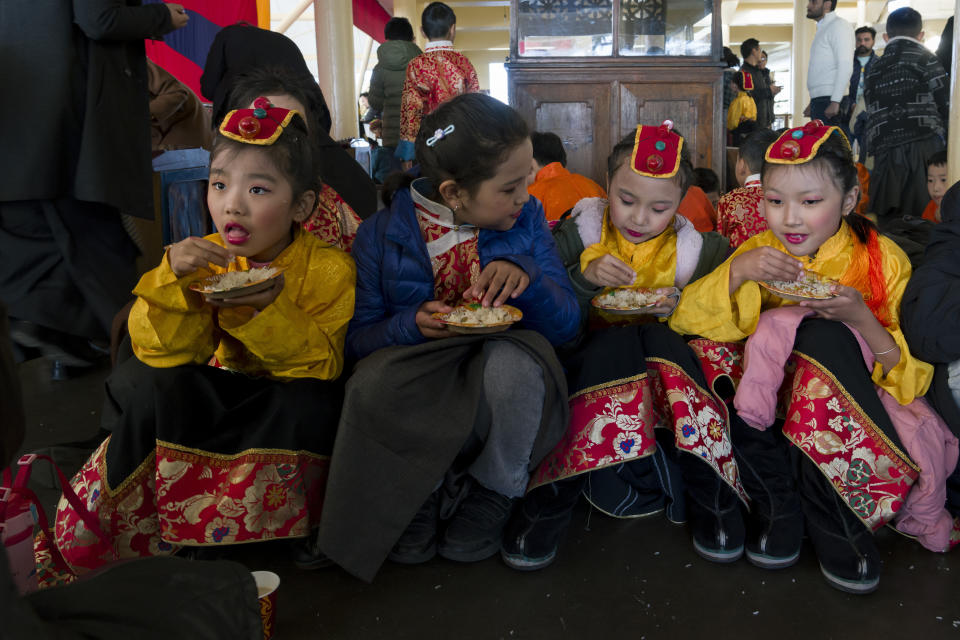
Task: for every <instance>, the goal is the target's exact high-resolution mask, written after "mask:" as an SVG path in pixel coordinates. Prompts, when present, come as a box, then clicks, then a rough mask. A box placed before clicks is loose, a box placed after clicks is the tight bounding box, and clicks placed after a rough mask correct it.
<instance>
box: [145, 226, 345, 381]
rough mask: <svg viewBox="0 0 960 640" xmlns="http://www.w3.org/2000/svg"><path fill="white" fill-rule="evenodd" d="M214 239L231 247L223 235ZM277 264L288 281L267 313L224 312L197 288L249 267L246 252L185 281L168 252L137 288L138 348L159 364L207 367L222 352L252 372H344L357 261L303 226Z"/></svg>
mask: <svg viewBox="0 0 960 640" xmlns="http://www.w3.org/2000/svg"><path fill="white" fill-rule="evenodd" d="M206 239H207V240H210V241H211V242H214V243H216V244H218V245H220V246H223V240H222V239H221V238H220V234H217V233H214V234H211V235H209V236H207V237H206ZM270 265H271V266H273V267H277V268H279V269H283V277H284V285H283V291H281V292H280V294H279V295H278V296H277V298H276V299H275V300H274V301H273V302H272V303H270V304H269V305H268V306H267V307H265V308H264V309H263V311H260V312H257V311H256V310H255V309H253V308H252V307H235V308H220V309H219V310H218V309H216V308H215V307H213V306H211V305H209V304H206V303H205V301H204V298H203V296H202V295H201V294H199V293H197V292H195V291H191V290H189V289H188V287H189V285H190V284H191V283H193V282H196V281H197V280H200V279H202V278H205V277H207V276H209V275H211V274H216V273H224V272H225V271H240V270H245V269H248V268H250V265H249V263H248V261H247V259H246V258H244V257H238V258H237V259H236V260H235V261H234V262H232V263H231V264H230V265H229V266H228V267H227V268H223V267H220V266H218V265H214V264H210V265H208V266H209V268H208V269H200V270H199V271H197V272H195V273H192V274H189V275H186V276H183V277H179V278H178V277H177V275H176V274H175V273H174V272H173V270H172V269H171V268H170V263H169V260H168V257H167V256H166V255H164V257H163V260H162V261H161V263H160V265H159V266H158V267H156V268H155V269H153V270H152V271H149V272H148V273H145V274H144V275H143V277H142V278H141V279H140V282H139V283H138V284H137V286H136V288H135V289H134V290H133V293H134V294H135V295H136V296H137V301H136V302H135V303H134V305H133V309H132V311H131V312H130V320H129V323H128V324H129V330H130V339H131V341H132V343H133V351H134V353H135V354H136V356H137V357H138V358H139V359H140V360H141V361H143V362H144V363H146V364H148V365H150V366H152V367H159V368H164V367H175V366H178V365H183V364H206V363H207V362H208V361H209V360H210V357H211V356H212V355H214V354H215V355H216V357H217V359H218V360H219V362H220V363H221V364H222V365H223V366H224V367H226V368H228V369H234V370H237V371H242V372H244V373H247V374H249V375H266V376H270V377H272V378H318V379H321V380H332V379H334V378H336V377H338V376H339V375H340V373H341V371H342V370H343V346H344V340H345V339H346V333H347V323H348V322H349V321H350V318H351V317H352V316H353V304H354V293H355V284H356V275H357V270H356V266H355V265H354V263H353V259H352V258H351V257H350V256H349V255H347V254H346V253H344V252H343V251H341V250H340V249H337V248H335V247H331V246H330V245H327V244H325V243H323V242H321V241H320V240H318V239H317V238H315V237H314V236H313V235H312V234H310V233H307V232H304V231H302V230H300V229H297V230H296V231H295V237H294V240H293V242H291V243H290V245H289V246H288V247H287V248H286V249H284V250H283V251H282V252H281V253H280V255H278V256H277V257H276V259H274V260H273V261H272V262H271V263H270Z"/></svg>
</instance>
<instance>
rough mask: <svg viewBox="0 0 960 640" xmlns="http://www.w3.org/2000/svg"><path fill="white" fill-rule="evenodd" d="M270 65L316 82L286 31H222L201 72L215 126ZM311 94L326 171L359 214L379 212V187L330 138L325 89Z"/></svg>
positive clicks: (239, 26) (315, 129) (325, 177)
mask: <svg viewBox="0 0 960 640" xmlns="http://www.w3.org/2000/svg"><path fill="white" fill-rule="evenodd" d="M266 67H280V68H282V69H284V70H285V72H287V73H288V74H290V75H291V76H308V77H309V78H310V82H312V83H313V84H314V85H316V80H314V79H313V76H312V74H311V73H310V70H309V69H308V68H307V63H306V61H305V60H304V59H303V54H302V53H301V52H300V48H299V47H297V45H296V43H295V42H294V41H293V40H291V39H290V38H288V37H287V36H285V35H283V34H282V33H276V32H274V31H267V30H265V29H260V28H258V27H254V26H251V25H248V24H246V23H239V24H234V25H230V26H228V27H224V28H223V29H221V30H220V31H218V32H217V35H216V37H215V38H214V39H213V44H211V45H210V51H209V52H208V53H207V60H206V62H205V63H204V65H203V75H202V76H200V90H201V91H202V92H203V95H205V96H207V97H209V98H212V99H213V124H214V126H215V127H217V126H219V125H220V122H221V121H222V120H223V116H225V115H226V114H227V112H228V111H229V110H230V108H231V105H235V104H236V96H231V92H232V91H233V89H234V87H235V86H236V84H237V81H238V80H239V79H241V78H242V77H243V76H245V75H246V74H248V73H250V72H251V71H254V70H256V69H263V68H266ZM311 93H315V94H316V95H317V96H319V99H317V100H312V102H315V103H316V104H315V105H312V107H313V108H312V111H313V112H312V113H310V114H309V117H310V123H309V124H310V130H311V136H312V137H314V138H315V139H316V142H317V146H318V147H319V148H320V149H321V154H320V175H321V176H322V177H323V181H324V182H326V183H327V184H329V185H330V186H331V187H333V188H334V189H335V190H336V191H337V193H339V194H340V197H341V198H343V199H344V200H345V201H346V202H347V204H349V205H350V207H351V208H353V210H354V211H356V212H357V215H359V216H360V217H361V218H367V217H369V216H371V215H373V214H374V213H376V210H377V188H376V186H375V185H374V183H373V180H372V179H371V178H370V176H369V175H367V173H366V172H365V171H364V170H363V167H361V166H360V165H359V164H358V163H357V162H354V160H353V158H351V157H350V155H349V154H348V153H347V152H346V151H344V150H343V148H341V147H340V145H339V143H337V142H336V141H335V140H333V139H332V138H331V137H330V126H331V118H330V109H329V108H328V107H327V103H326V100H324V99H323V93H322V92H321V91H320V87H319V86H316V91H315V92H311ZM244 106H245V107H246V106H248V105H244Z"/></svg>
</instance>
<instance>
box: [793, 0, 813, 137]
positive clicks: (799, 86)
mask: <svg viewBox="0 0 960 640" xmlns="http://www.w3.org/2000/svg"><path fill="white" fill-rule="evenodd" d="M816 32H817V23H816V22H814V21H813V20H810V19H809V18H807V3H806V2H800V1H799V0H798V2H796V3H794V7H793V46H792V47H791V51H790V77H791V78H792V81H793V118H792V119H791V121H790V126H791V127H796V126H799V125H801V124H803V123H804V122H806V120H807V119H806V118H804V117H803V110H804V108H806V106H807V104H808V103H809V102H810V93H809V92H808V91H807V70H808V69H809V67H810V45H811V44H813V36H814V35H815V34H816Z"/></svg>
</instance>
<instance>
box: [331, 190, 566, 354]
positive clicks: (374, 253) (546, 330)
mask: <svg viewBox="0 0 960 640" xmlns="http://www.w3.org/2000/svg"><path fill="white" fill-rule="evenodd" d="M477 251H478V253H479V254H480V265H481V267H485V266H487V264H488V263H489V262H491V261H493V260H509V261H510V262H512V263H514V264H516V265H517V266H519V267H520V268H521V269H523V270H524V271H526V273H527V275H528V276H530V285H529V286H528V287H527V288H526V290H524V292H523V293H522V294H521V295H520V296H519V297H517V298H514V299H513V300H510V304H511V305H514V306H516V307H517V308H518V309H520V310H521V311H523V321H522V323H521V324H522V326H523V327H524V328H527V329H533V330H534V331H538V332H540V333H541V334H543V336H544V337H545V338H547V339H548V340H549V341H550V342H551V343H552V344H554V345H559V344H562V343H564V342H567V341H569V340H572V339H573V338H574V337H575V336H576V335H577V329H578V327H579V323H580V309H579V307H578V306H577V297H576V295H575V294H574V293H573V287H572V286H571V285H570V280H569V278H568V276H567V272H566V270H564V268H563V263H562V262H561V261H560V256H559V255H558V254H557V246H556V243H555V242H554V240H553V237H552V236H551V235H550V231H549V229H548V228H547V223H546V220H545V219H544V215H543V207H542V206H541V205H540V202H539V201H538V200H537V199H536V198H533V197H532V196H531V198H530V199H529V200H528V201H527V204H525V205H524V206H523V211H522V213H521V214H520V217H519V218H518V219H517V222H516V224H514V226H513V228H511V229H510V230H509V231H494V230H490V229H481V230H480V235H479V237H478V239H477ZM352 254H353V259H354V260H355V261H356V263H357V298H356V307H355V309H354V314H353V320H351V321H350V327H349V329H348V330H347V353H348V354H349V355H350V356H352V357H354V358H358V359H359V358H363V357H365V356H367V355H369V354H371V353H373V352H374V351H376V350H377V349H381V348H383V347H389V346H393V345H413V344H420V343H421V342H426V341H427V338H425V337H424V336H423V334H422V333H420V330H419V329H418V328H417V324H416V321H415V317H416V314H417V309H418V308H420V305H421V304H423V303H424V302H427V301H429V300H433V299H434V291H433V269H432V267H431V266H430V258H429V256H428V255H427V246H426V244H425V243H424V241H423V236H422V235H421V233H420V226H419V225H418V224H417V218H416V211H415V210H414V207H413V200H412V198H411V197H410V190H409V189H403V190H401V191H399V192H397V194H396V196H394V200H393V202H392V203H391V206H390V209H389V210H387V209H383V210H381V211H379V212H377V213H376V214H375V215H374V216H373V217H371V218H369V219H368V220H366V221H364V223H363V224H361V225H360V228H359V230H358V231H357V237H356V239H355V240H354V243H353V252H352Z"/></svg>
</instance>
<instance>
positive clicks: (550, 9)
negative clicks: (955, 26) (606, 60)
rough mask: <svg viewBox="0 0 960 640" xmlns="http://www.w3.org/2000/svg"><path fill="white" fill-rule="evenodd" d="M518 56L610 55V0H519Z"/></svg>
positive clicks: (611, 52) (611, 37)
mask: <svg viewBox="0 0 960 640" xmlns="http://www.w3.org/2000/svg"><path fill="white" fill-rule="evenodd" d="M517 24H518V33H517V53H519V55H520V56H521V57H548V56H611V55H613V0H521V1H520V3H519V8H518V10H517Z"/></svg>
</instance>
